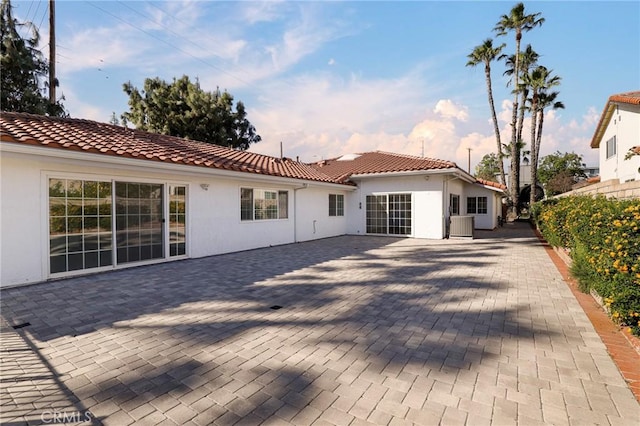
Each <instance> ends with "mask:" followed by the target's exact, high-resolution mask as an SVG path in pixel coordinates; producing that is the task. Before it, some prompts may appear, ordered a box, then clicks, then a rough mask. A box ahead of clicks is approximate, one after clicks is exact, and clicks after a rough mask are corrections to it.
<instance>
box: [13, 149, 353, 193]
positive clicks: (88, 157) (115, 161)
mask: <svg viewBox="0 0 640 426" xmlns="http://www.w3.org/2000/svg"><path fill="white" fill-rule="evenodd" d="M2 151H3V152H11V153H16V154H27V155H40V156H43V157H49V158H58V159H60V160H66V161H83V162H87V161H93V162H96V163H100V164H104V165H105V166H106V165H108V166H110V167H114V166H115V167H122V168H129V167H135V168H137V169H139V168H141V167H145V168H148V169H155V170H162V171H164V172H166V171H173V172H175V173H180V174H184V175H189V176H203V177H207V176H208V177H213V176H221V177H227V178H234V179H238V180H245V181H246V180H252V181H266V182H280V183H282V184H288V185H300V183H303V182H304V183H308V184H309V185H314V186H324V187H331V188H336V189H338V188H339V189H342V190H348V191H349V190H354V189H355V187H353V185H350V184H349V183H337V182H335V183H334V182H325V181H320V180H313V179H303V178H294V177H284V176H276V175H270V174H262V173H251V172H241V171H235V170H227V169H220V168H213V167H204V166H193V165H190V164H177V163H168V162H163V161H150V160H148V159H145V158H128V157H120V156H109V155H104V154H99V153H93V152H86V151H75V150H68V149H52V148H50V147H46V146H37V145H26V144H21V143H15V142H10V141H8V140H6V139H3V140H2Z"/></svg>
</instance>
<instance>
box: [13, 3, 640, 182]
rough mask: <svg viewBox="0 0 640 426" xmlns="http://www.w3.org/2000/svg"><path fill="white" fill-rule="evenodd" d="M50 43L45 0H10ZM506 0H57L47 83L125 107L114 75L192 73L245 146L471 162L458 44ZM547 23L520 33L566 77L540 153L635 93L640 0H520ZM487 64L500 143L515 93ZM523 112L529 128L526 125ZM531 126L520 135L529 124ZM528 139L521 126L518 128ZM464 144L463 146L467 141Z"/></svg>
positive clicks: (106, 109)
mask: <svg viewBox="0 0 640 426" xmlns="http://www.w3.org/2000/svg"><path fill="white" fill-rule="evenodd" d="M12 4H13V6H14V16H15V17H16V18H18V19H19V20H28V21H31V22H33V23H34V24H35V25H36V27H38V28H39V30H40V33H41V37H42V41H41V43H42V50H43V52H44V53H45V56H47V55H48V43H49V39H48V34H49V28H48V17H47V16H48V15H47V13H48V1H35V0H34V1H31V0H19V1H18V0H12ZM515 4H516V2H515V1H494V2H487V1H474V2H464V1H411V2H409V1H407V2H399V1H396V2H378V1H344V2H341V1H313V2H311V1H304V2H292V1H268V2H252V1H234V2H220V1H178V0H175V1H64V0H58V1H56V9H55V16H56V31H55V32H56V51H57V53H56V68H57V70H56V72H57V77H58V79H59V81H60V87H59V88H58V93H59V94H60V93H62V94H64V97H65V100H64V101H63V103H64V105H65V107H66V108H67V110H68V111H69V113H70V115H71V117H74V118H85V119H91V120H96V121H101V122H108V121H109V120H110V118H111V116H112V113H114V112H115V113H116V115H117V116H120V114H122V113H123V112H125V111H127V110H128V104H127V101H128V97H127V95H126V94H125V93H124V91H123V89H122V86H123V83H126V82H131V83H132V84H133V85H134V86H136V87H138V88H142V87H143V84H144V80H145V78H154V77H160V78H162V79H165V80H167V81H170V80H172V79H173V78H174V77H177V78H179V77H181V76H183V75H187V76H189V77H191V78H192V79H195V78H198V79H199V81H200V84H201V87H202V88H203V89H204V90H208V91H212V90H215V89H216V87H219V88H220V89H222V90H227V91H229V92H230V93H231V94H232V95H233V96H234V98H235V99H236V101H237V100H240V101H242V102H243V103H244V104H245V107H246V109H247V118H248V119H249V121H250V122H251V123H252V124H253V125H254V126H255V128H256V130H257V132H258V134H259V135H260V136H261V137H262V141H261V142H259V143H256V144H254V145H252V147H251V148H250V151H253V152H257V153H261V154H267V155H272V156H279V155H280V146H281V144H282V149H283V153H284V155H285V156H286V157H289V158H294V159H295V158H299V159H300V161H304V162H314V161H319V160H321V159H327V158H334V157H338V156H341V155H343V154H348V153H356V152H367V151H375V150H381V151H387V152H396V153H401V154H408V155H416V156H422V155H424V156H425V157H432V158H439V159H443V160H450V161H455V162H456V163H457V164H458V165H459V166H460V167H461V168H463V169H465V170H466V169H467V168H468V165H469V164H468V163H469V161H470V163H471V170H472V171H473V170H474V169H475V166H476V164H477V163H478V162H479V161H480V160H481V159H482V157H483V156H484V155H485V154H489V153H491V152H495V149H496V148H495V145H496V142H495V136H494V133H493V125H492V122H491V115H490V110H489V106H488V100H487V91H486V83H485V75H484V67H483V66H478V67H475V68H473V67H467V66H466V63H467V61H468V58H467V55H468V54H469V53H470V52H471V51H472V50H473V48H474V47H475V46H477V45H479V44H481V43H482V42H483V41H484V40H485V39H486V38H489V37H491V38H494V44H496V43H506V46H505V48H504V52H505V53H507V54H513V53H514V52H515V42H514V38H515V37H514V35H513V34H508V35H507V36H502V37H498V36H497V35H496V33H495V32H494V31H493V28H494V27H495V24H496V23H497V22H498V21H499V19H500V17H501V16H502V15H504V14H508V13H509V11H510V9H511V8H512V7H513V6H514V5H515ZM525 11H526V12H527V13H538V12H539V13H540V14H541V17H543V18H544V19H545V22H544V24H543V25H542V26H541V27H539V28H536V29H534V30H533V31H531V32H527V33H525V34H524V35H523V39H522V47H523V48H524V47H525V46H526V45H527V44H531V45H532V47H533V49H534V50H535V51H536V52H538V53H539V54H540V59H539V64H540V65H544V66H546V67H547V68H549V69H552V70H553V73H554V74H555V75H558V76H559V77H561V78H562V80H561V85H560V86H558V87H557V88H556V90H558V91H559V92H560V94H559V97H558V99H559V100H561V101H562V102H563V104H564V105H565V108H564V109H559V110H550V111H548V112H547V113H546V115H545V121H544V131H543V138H542V146H541V156H544V155H547V154H550V153H553V152H555V151H560V152H576V153H578V154H580V155H582V156H583V160H584V162H585V163H586V164H587V165H597V163H598V155H597V150H593V149H590V147H589V144H590V141H591V139H592V137H593V133H594V131H595V127H596V125H597V122H598V120H599V118H600V115H601V113H602V110H603V109H604V106H605V104H606V102H607V99H608V98H609V96H611V95H613V94H617V93H623V92H628V91H633V90H640V2H638V1H627V2H613V1H529V2H525ZM504 70H505V66H504V63H503V62H496V63H494V64H493V65H492V71H493V72H492V75H493V90H494V98H495V103H496V109H497V112H498V116H499V122H500V127H501V134H502V138H503V141H509V139H510V135H511V131H510V125H509V121H510V116H511V103H512V99H513V97H512V95H511V88H510V87H507V83H509V77H507V76H504V75H503V73H504ZM528 129H529V127H528V121H527V122H525V135H528V134H529V131H528ZM525 137H526V136H525ZM527 139H528V138H527ZM469 149H470V150H471V151H469Z"/></svg>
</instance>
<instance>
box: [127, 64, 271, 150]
mask: <svg viewBox="0 0 640 426" xmlns="http://www.w3.org/2000/svg"><path fill="white" fill-rule="evenodd" d="M123 88H124V91H125V93H126V94H127V95H128V96H129V111H128V112H125V113H123V114H122V122H123V123H125V124H126V123H132V124H133V125H134V126H136V128H137V129H140V130H145V131H149V132H153V133H161V134H165V135H171V136H179V137H183V138H187V139H193V140H198V141H202V142H208V143H213V144H216V145H222V146H226V147H230V148H235V149H240V150H246V149H248V148H249V146H250V145H251V144H252V143H256V142H259V141H260V140H261V138H260V135H258V134H257V133H256V130H255V127H254V126H253V125H252V124H251V123H250V122H249V120H247V113H246V110H245V107H244V104H243V103H242V102H240V101H238V102H237V103H236V105H235V110H234V100H233V96H232V95H231V94H230V93H228V92H226V91H224V92H221V91H220V90H219V89H216V90H215V91H214V92H206V91H204V90H202V88H201V87H200V84H199V82H198V81H197V80H196V82H192V81H191V80H190V79H189V77H188V76H182V77H181V78H180V79H176V78H174V79H173V81H172V82H166V81H164V80H161V79H160V78H159V77H156V78H153V79H151V78H147V79H145V81H144V88H143V89H142V90H139V89H138V88H136V87H134V86H133V85H132V84H131V82H128V83H125V84H124V85H123Z"/></svg>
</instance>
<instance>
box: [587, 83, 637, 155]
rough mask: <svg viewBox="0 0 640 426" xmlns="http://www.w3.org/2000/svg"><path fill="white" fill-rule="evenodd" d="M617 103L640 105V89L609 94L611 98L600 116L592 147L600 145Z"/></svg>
mask: <svg viewBox="0 0 640 426" xmlns="http://www.w3.org/2000/svg"><path fill="white" fill-rule="evenodd" d="M616 104H628V105H640V91H634V92H626V93H619V94H617V95H611V96H609V99H608V100H607V103H606V105H605V106H604V110H603V111H602V115H601V116H600V121H599V122H598V125H597V126H596V131H595V132H594V134H593V138H592V139H591V148H599V147H600V142H601V140H602V136H603V135H604V131H605V130H606V128H607V125H609V120H611V116H612V115H613V110H614V108H613V107H614V106H615V105H616Z"/></svg>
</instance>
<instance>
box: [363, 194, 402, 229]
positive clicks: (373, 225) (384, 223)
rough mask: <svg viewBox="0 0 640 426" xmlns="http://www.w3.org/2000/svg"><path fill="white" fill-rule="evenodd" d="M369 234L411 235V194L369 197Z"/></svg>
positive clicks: (367, 215)
mask: <svg viewBox="0 0 640 426" xmlns="http://www.w3.org/2000/svg"><path fill="white" fill-rule="evenodd" d="M366 207H367V211H366V221H367V223H366V225H367V234H389V235H411V194H385V195H367V205H366Z"/></svg>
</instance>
